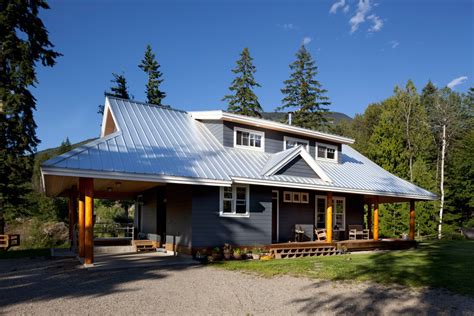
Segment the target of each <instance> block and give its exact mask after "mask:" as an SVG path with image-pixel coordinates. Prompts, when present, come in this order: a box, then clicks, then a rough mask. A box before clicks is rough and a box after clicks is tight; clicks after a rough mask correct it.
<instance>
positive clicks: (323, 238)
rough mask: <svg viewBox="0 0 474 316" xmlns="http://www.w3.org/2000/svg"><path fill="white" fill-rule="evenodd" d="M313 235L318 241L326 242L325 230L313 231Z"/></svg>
mask: <svg viewBox="0 0 474 316" xmlns="http://www.w3.org/2000/svg"><path fill="white" fill-rule="evenodd" d="M314 234H315V235H316V238H317V239H318V241H326V229H315V230H314Z"/></svg>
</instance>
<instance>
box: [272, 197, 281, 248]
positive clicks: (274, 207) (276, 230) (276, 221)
mask: <svg viewBox="0 0 474 316" xmlns="http://www.w3.org/2000/svg"><path fill="white" fill-rule="evenodd" d="M278 197H279V194H278V191H272V242H278V235H279V227H278V226H279V222H280V220H279V218H278V216H279V215H280V214H279V213H280V209H279V206H280V205H279V201H278Z"/></svg>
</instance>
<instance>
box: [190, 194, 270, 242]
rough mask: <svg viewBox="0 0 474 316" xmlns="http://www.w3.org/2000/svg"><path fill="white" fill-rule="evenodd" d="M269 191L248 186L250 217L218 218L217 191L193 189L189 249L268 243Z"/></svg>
mask: <svg viewBox="0 0 474 316" xmlns="http://www.w3.org/2000/svg"><path fill="white" fill-rule="evenodd" d="M271 191H272V189H271V187H266V186H250V217H244V218H239V217H221V216H219V188H218V187H211V186H193V190H192V196H193V197H192V210H193V211H192V224H193V229H192V245H193V248H195V247H213V246H222V245H223V244H224V243H230V244H232V245H237V246H254V245H268V244H270V243H271V223H272V221H271V219H272V217H271V216H272V193H271Z"/></svg>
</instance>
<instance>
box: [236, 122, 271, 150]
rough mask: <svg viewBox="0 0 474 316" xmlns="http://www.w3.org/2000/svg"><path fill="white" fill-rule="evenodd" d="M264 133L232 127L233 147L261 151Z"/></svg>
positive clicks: (263, 143)
mask: <svg viewBox="0 0 474 316" xmlns="http://www.w3.org/2000/svg"><path fill="white" fill-rule="evenodd" d="M264 145H265V133H264V132H259V131H254V130H250V129H245V128H240V127H234V147H237V148H245V149H252V150H259V151H263V149H264V148H265V146H264Z"/></svg>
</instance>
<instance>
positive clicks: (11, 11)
mask: <svg viewBox="0 0 474 316" xmlns="http://www.w3.org/2000/svg"><path fill="white" fill-rule="evenodd" d="M0 6H1V10H0V34H1V38H2V49H1V50H0V63H1V66H0V78H1V80H2V84H1V85H0V233H1V232H2V231H3V213H4V212H5V211H8V212H10V213H18V212H20V210H21V209H22V208H23V206H24V205H25V203H26V200H25V198H26V196H27V193H28V192H29V191H30V188H31V185H30V179H31V175H32V171H33V162H34V153H35V151H36V146H37V145H38V143H39V139H38V138H37V137H36V132H35V129H36V123H35V120H34V118H33V113H34V111H35V109H36V100H35V98H34V96H33V95H32V93H31V92H30V90H29V89H30V88H31V87H33V86H34V85H35V84H37V78H36V71H35V67H36V64H37V63H38V62H41V64H42V65H43V66H48V67H52V66H54V64H55V62H56V58H58V57H59V56H60V54H59V53H57V52H55V51H54V50H53V49H52V48H53V44H52V43H51V42H50V41H49V39H48V32H47V30H46V28H45V27H44V25H43V22H42V21H41V19H40V18H39V11H40V10H42V9H49V7H48V5H47V3H46V2H45V1H42V0H31V1H23V0H12V1H7V2H2V4H1V5H0Z"/></svg>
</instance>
